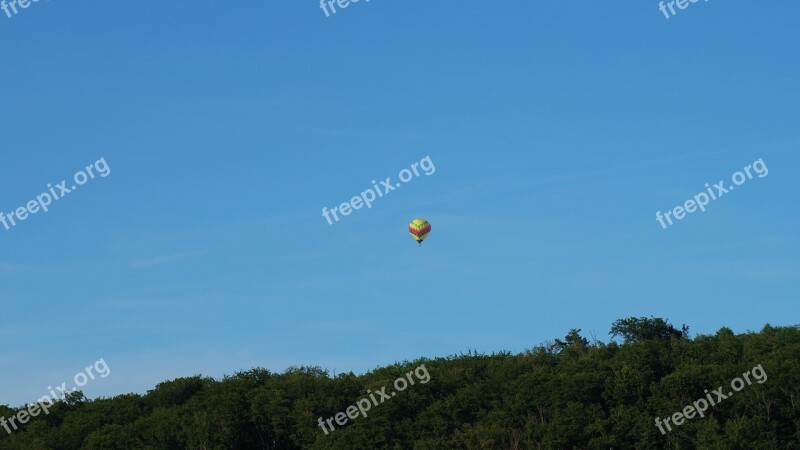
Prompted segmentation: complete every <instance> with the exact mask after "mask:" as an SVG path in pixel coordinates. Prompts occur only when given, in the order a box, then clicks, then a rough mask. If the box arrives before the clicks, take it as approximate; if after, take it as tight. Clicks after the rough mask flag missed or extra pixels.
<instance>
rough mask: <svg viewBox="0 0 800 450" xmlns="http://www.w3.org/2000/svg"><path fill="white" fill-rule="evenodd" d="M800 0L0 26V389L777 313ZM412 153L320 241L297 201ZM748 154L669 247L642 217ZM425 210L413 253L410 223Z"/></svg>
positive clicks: (190, 11)
mask: <svg viewBox="0 0 800 450" xmlns="http://www.w3.org/2000/svg"><path fill="white" fill-rule="evenodd" d="M798 15H800V4H798V3H796V2H769V3H766V4H757V3H754V2H744V1H730V0H729V1H725V2H722V1H714V0H712V1H709V2H699V3H696V4H692V5H690V6H689V8H687V9H686V10H683V11H680V12H679V13H678V15H676V16H675V17H673V18H671V19H669V20H667V19H665V18H664V16H663V15H662V13H661V12H659V11H658V4H657V2H654V1H652V0H648V1H641V2H582V3H581V4H580V5H578V4H574V5H567V4H566V3H564V2H555V1H551V2H522V1H510V2H503V4H491V3H467V2H454V1H444V2H422V1H417V0H414V1H406V2H397V1H389V0H372V1H370V2H369V3H365V2H361V3H358V4H353V5H351V6H350V7H349V8H347V9H345V10H340V11H339V12H338V13H337V14H336V15H333V16H331V17H327V18H326V17H325V15H324V13H323V12H322V10H321V9H319V5H318V4H317V3H316V2H311V1H293V2H240V3H236V4H235V5H233V4H225V3H221V2H209V1H205V0H201V1H196V2H191V3H189V2H153V1H140V2H68V1H57V0H54V1H49V2H39V3H35V4H32V5H31V6H30V7H29V8H28V9H26V10H22V11H21V13H20V14H19V15H17V16H14V17H12V18H7V17H6V16H5V14H3V13H2V12H0V42H2V43H3V45H2V57H1V58H0V81H1V82H2V86H1V88H0V89H1V90H0V92H1V93H0V112H2V116H3V120H2V125H0V156H1V157H2V164H0V211H3V212H6V213H8V212H10V211H12V210H15V209H16V208H17V207H20V206H24V205H25V204H26V203H27V202H28V201H29V200H31V199H33V198H35V197H36V196H37V195H39V194H40V193H42V192H44V191H45V190H46V186H47V184H48V183H53V184H55V183H58V182H60V181H61V180H62V179H65V178H68V177H71V176H72V175H73V174H74V173H75V172H76V171H78V170H80V169H82V168H83V167H85V166H87V165H89V164H92V163H93V162H94V161H96V160H97V159H99V158H101V157H102V158H105V160H106V161H107V163H108V165H109V167H110V169H111V173H110V175H109V176H108V177H105V178H96V179H94V180H92V181H90V182H89V183H87V184H86V185H84V186H82V187H80V188H79V189H78V190H77V191H76V192H73V193H71V194H69V195H68V196H67V197H65V198H64V199H62V200H60V201H58V202H56V203H55V204H54V205H53V206H52V207H51V209H50V211H49V212H47V213H46V214H43V213H38V214H36V215H33V216H31V217H29V218H28V219H27V220H26V221H25V222H22V223H20V224H19V225H18V226H16V227H14V228H12V229H10V230H8V231H6V230H4V229H2V228H0V286H2V289H0V301H2V305H3V310H2V313H0V338H1V339H2V343H3V345H2V350H0V372H1V373H3V380H4V382H3V383H2V384H0V403H7V404H14V405H18V404H21V403H24V402H30V401H33V400H35V399H37V398H39V397H41V396H42V395H44V394H46V393H47V389H46V388H47V387H48V386H51V385H57V384H60V383H61V382H63V381H68V382H69V381H70V380H71V378H72V377H73V375H74V374H75V373H77V372H79V371H82V370H83V369H84V368H85V367H87V366H88V365H89V364H92V363H93V362H94V361H96V360H97V359H98V358H101V357H102V358H104V359H105V360H106V362H107V363H108V365H109V367H110V368H111V376H109V377H108V378H106V379H102V380H96V381H92V382H90V384H88V385H87V386H86V387H85V388H84V391H85V392H86V394H87V395H88V396H90V397H95V396H100V395H105V396H108V395H114V394H119V393H123V392H131V391H133V392H144V391H146V390H147V389H148V388H152V387H153V386H155V384H156V383H158V382H160V381H163V380H165V379H171V378H175V377H178V376H188V375H192V374H197V373H202V374H204V375H211V376H221V375H223V374H230V373H233V372H235V371H237V370H240V369H248V368H251V367H254V366H261V367H267V368H269V369H271V370H274V371H283V370H284V369H286V368H287V367H289V366H291V365H300V364H305V365H319V366H322V367H324V368H327V369H330V370H331V371H333V370H335V371H336V372H343V371H349V370H352V371H355V372H363V371H367V370H370V369H372V368H374V367H376V366H379V365H384V364H388V363H393V362H396V361H402V360H404V359H409V360H411V359H414V358H418V357H421V356H426V357H436V356H444V355H449V354H453V353H458V352H462V351H466V350H467V349H477V350H478V351H481V352H491V351H499V350H511V351H514V352H517V351H522V350H524V349H525V348H529V347H532V346H534V345H536V344H538V343H540V342H542V341H544V340H546V339H553V338H556V337H561V336H564V335H565V334H566V333H567V332H568V331H569V329H570V328H581V329H583V330H584V334H586V335H588V334H589V333H590V332H592V331H593V332H595V333H597V335H598V336H599V337H601V338H603V339H605V338H606V336H607V333H608V330H609V327H610V324H611V322H613V321H614V320H615V319H618V318H624V317H628V316H643V315H646V316H650V315H655V316H660V317H666V318H669V319H670V320H671V321H672V322H674V323H676V324H683V323H686V324H688V325H689V326H690V327H691V331H692V332H693V333H713V332H715V331H716V330H717V329H719V328H720V327H722V326H728V327H731V328H732V329H734V330H735V331H737V332H744V331H746V330H758V329H760V328H761V327H762V326H763V325H764V324H765V323H771V324H773V325H789V324H794V323H797V322H800V319H798V317H799V316H798V313H800V306H798V301H797V300H798V298H797V292H798V288H800V262H799V261H798V258H797V255H798V250H799V249H800V245H799V244H800V242H799V240H798V235H797V230H798V224H799V223H800V215H799V214H798V208H797V206H796V198H797V193H798V192H797V189H798V188H797V186H798V185H797V182H796V180H797V172H798V170H800V159H799V158H798V150H800V133H799V132H798V124H799V123H800V108H798V105H799V104H800V89H798V85H797V80H798V79H800V62H798V58H797V55H798V50H800V49H798V42H800V30H799V29H798V28H797V17H798ZM426 155H427V156H430V157H431V160H432V161H433V162H434V164H435V167H436V172H435V174H433V175H431V176H421V177H419V178H415V179H414V180H413V181H411V182H409V183H408V184H406V185H403V186H402V188H400V189H398V190H396V191H393V192H391V193H390V194H388V195H387V196H385V197H383V198H381V199H379V200H378V201H376V202H375V205H374V207H373V208H372V209H369V210H366V209H361V210H358V211H355V212H353V213H352V214H351V215H350V216H348V217H346V218H344V219H343V220H341V221H340V222H338V223H336V224H334V225H328V224H327V222H326V221H325V219H324V218H323V217H322V215H321V210H322V207H328V208H332V207H334V206H336V205H338V204H340V203H341V202H344V201H347V200H348V199H350V198H351V197H352V196H354V195H357V194H358V193H359V192H361V191H363V190H364V189H366V188H369V187H370V185H371V180H373V179H374V180H383V179H385V178H386V177H392V179H393V180H396V177H397V173H398V172H399V171H400V170H402V169H403V168H406V167H408V166H410V165H411V164H412V163H414V162H416V161H419V160H420V159H422V158H423V157H425V156H426ZM759 158H763V160H764V162H765V164H766V165H767V167H768V168H769V175H768V176H767V177H765V178H754V179H753V180H751V181H748V182H747V183H745V184H744V185H743V186H741V187H740V188H739V189H738V190H736V191H735V192H731V193H729V194H728V195H726V196H724V197H722V198H720V199H719V200H717V201H715V202H712V203H711V205H709V207H708V210H707V211H706V212H705V213H700V212H695V213H694V214H691V215H689V216H687V217H686V218H685V219H683V220H682V221H680V222H678V223H676V224H675V225H674V226H672V227H670V228H669V229H667V230H663V229H662V228H661V226H660V225H659V224H658V222H657V221H656V220H655V212H656V211H659V210H660V211H667V210H669V209H671V208H673V207H675V206H677V205H679V204H682V203H683V202H684V201H685V200H687V199H689V198H691V197H692V196H694V195H695V194H697V193H698V192H701V191H703V190H704V189H705V188H704V184H705V183H707V182H708V183H716V182H717V181H719V180H722V179H726V180H729V179H730V176H731V174H733V173H734V172H735V171H737V170H740V169H741V168H743V167H744V166H746V165H748V164H751V163H752V162H753V161H755V160H757V159H759ZM415 217H423V218H425V219H427V220H429V221H430V222H431V224H432V226H433V231H432V233H431V235H430V237H429V238H428V240H427V241H426V242H425V244H424V245H423V246H422V248H419V247H418V246H417V245H416V243H414V242H413V241H412V240H411V238H410V237H409V236H408V233H407V231H406V226H407V223H408V222H409V221H410V220H411V219H413V218H415Z"/></svg>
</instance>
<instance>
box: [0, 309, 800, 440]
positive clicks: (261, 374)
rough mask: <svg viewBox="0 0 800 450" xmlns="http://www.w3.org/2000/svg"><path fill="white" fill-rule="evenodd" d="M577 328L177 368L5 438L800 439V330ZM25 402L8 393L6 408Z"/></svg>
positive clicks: (657, 323) (1, 412) (640, 324)
mask: <svg viewBox="0 0 800 450" xmlns="http://www.w3.org/2000/svg"><path fill="white" fill-rule="evenodd" d="M579 331H580V330H572V331H571V332H570V333H569V334H568V335H567V336H566V337H565V338H563V340H562V339H557V340H556V341H555V342H552V343H545V344H542V345H539V346H537V347H534V348H532V349H531V350H529V351H526V352H524V353H522V354H510V353H505V352H504V353H498V354H492V355H480V354H476V353H474V352H470V353H468V354H462V355H458V356H452V357H448V358H438V359H433V360H427V359H425V360H418V361H414V362H406V363H402V364H395V365H393V366H389V367H383V368H379V369H376V370H374V371H372V372H369V373H367V374H364V375H360V376H356V375H354V374H352V373H347V374H339V375H336V376H335V377H332V376H330V375H329V374H328V373H327V372H326V371H324V370H321V369H319V368H308V367H302V368H295V369H290V370H288V371H287V372H285V373H282V374H276V373H271V372H269V371H268V370H265V369H253V370H250V371H246V372H240V373H237V374H236V375H234V376H230V377H226V378H224V379H223V380H214V379H210V378H203V377H200V376H195V377H189V378H179V379H176V380H173V381H167V382H164V383H161V384H159V385H158V386H156V388H155V389H153V390H151V391H149V392H148V393H147V394H146V395H136V394H126V395H120V396H117V397H114V398H110V399H99V400H93V401H90V400H87V399H85V398H83V396H82V395H81V394H73V395H71V396H70V397H69V398H68V399H66V401H64V402H60V403H58V404H56V405H54V406H53V408H52V409H51V411H50V414H49V415H47V416H38V417H36V418H35V419H34V420H32V421H31V422H29V423H28V424H27V425H25V426H24V428H22V429H20V430H19V431H16V432H15V433H13V434H12V435H7V434H6V432H5V431H4V430H2V429H0V449H77V448H87V449H183V448H187V449H301V448H302V449H347V450H354V449H398V450H400V449H403V450H405V449H420V450H422V449H425V450H429V449H492V450H494V449H611V448H614V449H634V448H637V449H657V448H676V449H677V448H682V449H683V448H685V449H690V448H701V449H800V414H799V411H798V407H800V330H799V329H798V327H780V328H778V327H771V326H769V325H767V326H766V327H764V329H763V330H762V331H761V332H758V333H753V332H751V333H745V334H740V335H734V333H733V332H731V330H729V329H727V328H722V329H721V330H719V331H718V332H717V333H716V334H715V335H713V336H696V337H695V338H694V339H692V338H690V337H689V335H688V329H687V328H686V327H683V328H681V329H676V328H674V327H672V325H670V324H669V323H668V322H666V321H664V320H661V319H648V318H630V319H624V320H620V321H617V322H615V323H614V325H613V326H612V332H611V333H610V334H612V335H613V336H619V337H622V338H623V339H624V342H623V343H617V342H615V341H613V340H612V341H610V342H608V343H604V342H599V341H596V342H589V341H588V340H587V339H585V338H584V337H582V336H581V335H580V334H579ZM420 364H425V367H426V368H427V370H428V372H429V373H430V381H429V382H428V383H425V384H422V383H417V384H415V385H414V386H409V387H408V389H406V390H405V391H403V392H402V393H398V395H397V396H396V397H393V398H391V399H390V400H387V401H386V402H385V403H382V404H379V405H377V406H375V407H373V408H372V409H371V411H370V412H369V416H368V417H366V418H363V417H359V418H357V419H355V420H353V421H351V423H349V424H348V425H346V426H344V427H341V428H338V427H337V428H338V429H337V430H335V431H333V432H331V433H330V434H328V435H325V434H324V433H323V431H322V430H321V429H320V427H319V426H318V422H317V420H318V417H323V419H325V418H328V417H331V416H334V415H335V414H336V413H337V412H340V411H345V410H346V409H347V407H348V406H350V405H353V404H354V403H356V401H357V400H358V399H361V398H364V397H365V396H366V392H367V389H371V390H372V391H373V392H374V391H377V390H379V389H380V388H381V387H383V386H392V383H393V382H394V380H395V379H396V378H398V377H401V376H403V374H405V373H407V372H409V371H411V370H413V369H414V368H416V367H417V366H419V365H420ZM759 364H761V365H762V367H763V369H764V371H765V372H766V374H767V375H768V378H767V380H766V382H764V383H763V384H759V383H753V384H752V385H750V386H747V387H745V388H744V389H743V390H742V391H741V392H738V393H735V395H733V396H732V397H730V398H728V399H726V400H724V401H722V402H720V403H719V404H717V405H716V406H712V407H711V408H709V410H708V411H707V413H706V417H705V418H695V419H693V420H688V421H687V422H686V423H685V424H683V425H681V426H674V427H673V430H672V431H671V432H667V433H666V434H662V433H661V432H660V431H659V430H658V428H656V426H655V425H654V419H655V418H656V417H661V418H664V417H667V416H669V415H671V414H673V413H675V412H678V411H681V410H682V409H683V408H684V407H685V406H687V405H691V404H692V402H693V401H695V400H696V399H698V398H702V397H704V396H705V393H704V390H705V389H708V390H709V391H711V390H712V389H714V388H716V387H718V386H725V387H726V390H728V386H729V384H730V381H731V380H732V379H734V378H735V377H740V376H741V375H742V374H743V373H744V372H746V371H748V370H750V369H751V368H753V367H754V366H757V365H759ZM14 413H15V409H12V408H7V407H2V406H0V416H5V417H10V416H11V415H13V414H14Z"/></svg>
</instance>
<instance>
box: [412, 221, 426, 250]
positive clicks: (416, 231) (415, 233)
mask: <svg viewBox="0 0 800 450" xmlns="http://www.w3.org/2000/svg"><path fill="white" fill-rule="evenodd" d="M408 231H409V233H411V237H412V238H414V240H415V241H417V242H419V246H420V247H422V241H424V240H425V238H426V237H428V234H430V232H431V224H429V223H428V221H427V220H425V219H414V220H412V221H411V223H410V224H408Z"/></svg>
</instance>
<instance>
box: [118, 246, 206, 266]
mask: <svg viewBox="0 0 800 450" xmlns="http://www.w3.org/2000/svg"><path fill="white" fill-rule="evenodd" d="M210 253H211V252H210V251H208V250H197V251H193V252H187V253H177V254H173V255H160V256H154V257H152V258H148V259H140V260H135V261H131V263H130V267H131V268H134V269H152V268H154V267H160V266H163V265H166V264H172V263H177V262H182V261H189V260H192V259H196V258H199V257H201V256H206V255H208V254H210Z"/></svg>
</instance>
